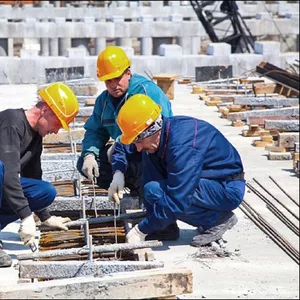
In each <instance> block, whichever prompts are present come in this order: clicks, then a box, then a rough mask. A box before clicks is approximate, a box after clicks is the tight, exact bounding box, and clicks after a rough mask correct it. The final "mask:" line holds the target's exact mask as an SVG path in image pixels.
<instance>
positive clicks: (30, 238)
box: [18, 214, 36, 246]
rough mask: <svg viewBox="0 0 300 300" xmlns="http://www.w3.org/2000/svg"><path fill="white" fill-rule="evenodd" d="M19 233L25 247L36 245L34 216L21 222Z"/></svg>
mask: <svg viewBox="0 0 300 300" xmlns="http://www.w3.org/2000/svg"><path fill="white" fill-rule="evenodd" d="M18 232H19V235H20V238H21V241H22V242H23V243H24V245H25V246H31V245H32V244H34V238H35V234H36V228H35V221H34V218H33V214H31V215H30V216H28V217H26V218H24V219H23V220H21V224H20V228H19V231H18Z"/></svg>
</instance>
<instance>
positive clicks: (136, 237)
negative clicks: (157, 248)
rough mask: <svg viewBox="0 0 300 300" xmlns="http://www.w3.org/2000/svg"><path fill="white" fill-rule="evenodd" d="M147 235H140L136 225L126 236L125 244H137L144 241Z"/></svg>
mask: <svg viewBox="0 0 300 300" xmlns="http://www.w3.org/2000/svg"><path fill="white" fill-rule="evenodd" d="M146 236H147V234H144V233H142V232H141V231H140V230H139V227H138V224H136V225H135V226H134V227H133V228H132V229H131V230H130V231H129V232H128V233H127V235H126V242H127V243H130V244H139V243H141V242H144V241H145V238H146Z"/></svg>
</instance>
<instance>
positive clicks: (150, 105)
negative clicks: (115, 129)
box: [116, 94, 161, 144]
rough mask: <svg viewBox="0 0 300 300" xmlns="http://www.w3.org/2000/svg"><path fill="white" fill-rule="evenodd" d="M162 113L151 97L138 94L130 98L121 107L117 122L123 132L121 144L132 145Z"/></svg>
mask: <svg viewBox="0 0 300 300" xmlns="http://www.w3.org/2000/svg"><path fill="white" fill-rule="evenodd" d="M160 113H161V107H160V106H159V105H158V104H157V103H156V102H154V101H153V100H152V99H151V98H150V97H149V96H147V95H144V94H136V95H133V96H132V97H130V98H129V99H128V100H127V101H126V102H125V103H124V105H123V106H122V107H121V109H120V111H119V114H118V117H117V120H116V121H117V123H118V125H119V127H120V129H121V131H122V135H121V138H120V141H121V143H123V144H131V143H132V142H133V141H134V139H135V138H136V137H137V136H138V135H139V134H140V133H142V132H143V131H144V130H145V129H147V128H148V127H149V126H150V125H151V124H152V123H154V121H155V120H156V119H157V118H158V117H159V115H160Z"/></svg>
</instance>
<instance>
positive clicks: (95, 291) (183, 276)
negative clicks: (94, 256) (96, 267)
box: [0, 268, 193, 299]
mask: <svg viewBox="0 0 300 300" xmlns="http://www.w3.org/2000/svg"><path fill="white" fill-rule="evenodd" d="M192 291H193V276H192V272H191V271H190V270H188V269H184V268H177V269H176V268H168V269H167V268H161V269H152V270H141V271H134V272H125V273H123V272H120V273H115V274H110V275H106V276H103V277H101V278H97V277H96V278H93V277H77V278H71V279H56V280H50V281H42V282H37V283H32V284H29V283H20V284H12V285H1V286H0V299H145V298H147V299H148V298H153V297H166V296H171V295H181V294H190V293H192Z"/></svg>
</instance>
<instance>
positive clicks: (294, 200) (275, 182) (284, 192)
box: [269, 175, 299, 207]
mask: <svg viewBox="0 0 300 300" xmlns="http://www.w3.org/2000/svg"><path fill="white" fill-rule="evenodd" d="M269 178H270V179H271V180H272V181H273V182H274V183H275V184H276V185H277V186H278V188H279V189H280V190H281V191H282V192H283V193H284V194H285V195H286V196H287V197H289V198H290V199H291V200H292V201H293V202H294V203H295V204H296V205H297V206H298V207H299V203H297V201H296V200H295V199H293V198H292V197H291V196H290V195H289V194H288V193H287V192H286V191H285V190H284V189H283V188H282V187H281V186H280V185H279V184H278V183H277V182H276V181H275V179H274V178H272V177H271V176H270V175H269Z"/></svg>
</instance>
